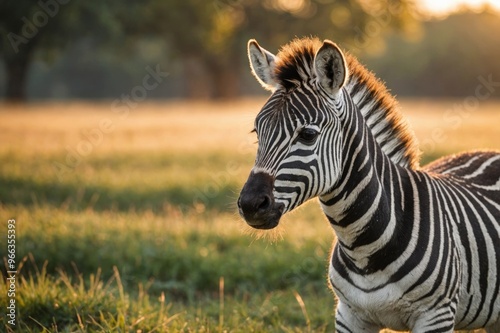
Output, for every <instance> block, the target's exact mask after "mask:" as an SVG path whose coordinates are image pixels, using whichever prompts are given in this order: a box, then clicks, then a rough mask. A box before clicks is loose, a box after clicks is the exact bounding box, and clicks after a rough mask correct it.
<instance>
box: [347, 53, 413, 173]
mask: <svg viewBox="0 0 500 333" xmlns="http://www.w3.org/2000/svg"><path fill="white" fill-rule="evenodd" d="M347 61H348V68H349V72H350V76H349V81H348V83H347V85H346V90H347V91H348V92H349V94H350V96H351V98H352V100H353V102H354V103H355V104H356V105H357V106H358V108H359V111H360V112H361V114H362V115H363V118H364V119H365V121H366V124H367V126H368V127H369V128H370V131H371V133H372V135H373V137H374V138H375V140H376V141H377V142H378V143H379V145H380V148H381V149H382V151H383V152H384V154H386V155H387V156H388V157H389V158H390V159H391V161H392V162H394V163H396V164H398V165H400V166H403V167H409V168H412V169H417V168H418V166H419V158H420V156H419V154H420V152H419V150H418V144H417V140H416V137H415V135H414V133H413V131H412V130H411V129H410V128H409V125H408V124H407V122H406V120H405V119H404V117H403V115H402V113H401V110H400V107H399V104H398V102H397V101H396V99H395V98H394V97H393V96H392V95H391V94H390V93H389V92H388V90H387V88H386V87H385V85H384V84H383V83H382V82H381V81H380V80H378V79H377V78H376V77H375V75H374V74H373V73H371V72H370V71H369V70H367V69H366V68H365V67H364V66H363V65H361V64H360V63H359V62H358V60H357V59H356V58H355V57H354V56H352V55H349V54H347Z"/></svg>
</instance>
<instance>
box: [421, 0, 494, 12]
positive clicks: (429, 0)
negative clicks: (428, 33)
mask: <svg viewBox="0 0 500 333" xmlns="http://www.w3.org/2000/svg"><path fill="white" fill-rule="evenodd" d="M419 2H420V4H421V6H422V7H423V9H424V10H426V11H429V12H430V13H431V14H435V15H446V14H449V13H452V12H453V11H455V10H457V9H458V8H460V7H461V6H466V7H469V8H472V9H480V8H481V7H483V6H484V5H490V6H491V7H493V8H495V9H496V10H499V11H500V0H420V1H419Z"/></svg>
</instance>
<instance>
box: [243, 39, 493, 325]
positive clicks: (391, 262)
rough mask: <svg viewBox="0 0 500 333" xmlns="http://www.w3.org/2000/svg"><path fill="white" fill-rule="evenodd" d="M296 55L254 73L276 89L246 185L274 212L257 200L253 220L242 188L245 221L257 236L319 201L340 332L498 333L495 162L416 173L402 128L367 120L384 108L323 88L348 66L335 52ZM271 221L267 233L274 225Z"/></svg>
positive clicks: (326, 48)
mask: <svg viewBox="0 0 500 333" xmlns="http://www.w3.org/2000/svg"><path fill="white" fill-rule="evenodd" d="M300 42H301V41H295V42H294V43H298V44H300ZM303 43H304V44H306V46H305V47H302V48H301V47H300V45H294V46H293V47H292V48H291V49H290V50H288V51H286V49H285V53H283V54H282V57H281V58H280V54H278V56H277V57H276V58H273V59H274V60H273V63H274V61H275V62H276V66H277V68H276V69H272V68H271V69H272V70H273V71H271V72H265V70H266V69H268V68H259V70H256V69H255V68H254V73H256V72H263V71H264V72H265V73H267V74H266V77H265V79H267V80H268V81H266V84H267V85H268V86H272V87H274V88H273V95H272V96H271V98H270V99H269V101H268V102H267V103H266V105H265V106H264V108H263V109H262V111H261V112H260V113H259V115H258V116H257V118H256V121H255V130H256V132H257V135H258V140H259V148H258V153H257V159H256V164H255V167H254V168H253V171H252V173H251V176H250V177H249V181H248V182H247V183H251V178H252V177H253V176H254V175H255V174H262V175H267V176H266V177H267V178H266V179H269V180H270V181H271V182H273V183H272V197H271V196H269V197H268V198H267V199H266V200H267V201H270V202H272V205H271V204H268V203H267V202H266V201H263V200H258V201H257V202H258V203H260V204H259V205H255V204H254V206H256V207H257V206H258V207H257V208H256V209H258V213H254V212H253V211H252V207H253V206H252V205H250V204H249V203H248V202H249V200H248V198H247V197H248V196H249V194H248V193H246V192H245V188H244V191H242V197H241V198H243V199H245V200H243V204H242V205H241V206H240V212H242V215H243V216H244V217H245V219H247V217H249V216H250V217H251V219H252V224H251V225H252V226H255V227H258V226H259V219H260V218H261V217H262V219H263V220H264V217H266V216H271V217H272V218H275V216H276V211H279V214H283V213H286V212H288V211H290V210H292V209H293V208H295V207H297V206H299V205H300V204H302V203H303V202H305V201H306V200H308V199H310V198H313V197H316V196H317V197H319V199H320V203H321V206H322V209H323V211H324V213H325V214H326V216H327V218H328V220H329V222H330V224H331V226H332V227H333V229H334V231H335V234H336V236H337V242H336V244H335V246H334V251H333V253H332V257H331V261H330V268H329V277H330V282H331V285H332V287H333V289H334V291H335V293H336V295H337V297H338V305H337V315H336V330H337V332H352V333H357V332H378V331H379V330H380V329H383V328H390V329H395V330H411V331H412V332H418V333H430V332H433V333H438V332H452V331H453V330H454V329H477V328H483V327H485V328H486V330H487V332H488V333H493V332H497V333H498V332H500V153H499V152H492V151H477V152H469V153H464V154H460V155H457V156H452V157H448V158H444V159H441V160H439V161H436V162H434V163H432V164H431V165H428V166H426V167H424V168H421V169H419V168H418V167H416V166H415V164H414V163H411V161H412V158H413V157H414V156H413V157H412V156H411V153H409V152H411V151H412V150H411V149H408V141H407V142H406V143H405V139H404V136H405V135H406V132H405V129H404V128H403V129H401V127H398V126H400V123H399V121H393V122H390V121H387V118H385V117H384V116H380V113H377V112H372V111H369V112H366V110H382V109H381V108H377V107H369V108H366V109H365V111H363V110H362V109H363V107H362V105H376V104H377V101H373V102H370V101H368V100H366V98H367V96H368V97H371V98H373V97H374V94H373V89H369V87H367V88H362V87H359V84H360V82H362V80H358V81H353V80H355V79H353V78H352V77H351V79H350V80H342V77H340V78H337V77H328V75H333V76H335V75H339V74H337V73H342V71H341V70H340V71H339V70H338V68H337V67H335V66H340V65H343V66H347V65H346V64H345V63H342V62H343V61H344V58H343V55H342V53H341V51H340V50H338V48H336V46H335V45H334V44H333V43H331V42H329V41H325V42H324V43H323V45H321V43H320V45H319V46H318V45H317V46H316V47H311V45H310V44H308V43H310V41H309V40H306V41H303ZM314 43H316V42H314ZM314 43H312V44H314ZM316 44H317V43H316ZM256 50H259V52H262V51H260V49H258V48H256ZM266 52H267V51H266ZM286 52H289V53H290V54H287V53H286ZM294 52H295V53H299V54H298V55H297V54H295V55H294V54H293V53H294ZM300 52H303V53H306V55H307V56H304V55H303V56H300ZM254 53H255V54H256V56H255V57H256V58H259V53H256V51H255V52H254ZM266 55H267V56H268V57H269V53H266ZM328 57H331V58H328ZM318 58H319V60H318ZM251 59H252V58H251ZM292 60H293V61H292ZM255 65H256V63H252V66H255ZM315 66H316V67H315ZM318 66H334V68H333V69H331V70H328V68H326V69H325V70H324V71H321V69H322V68H320V69H319V70H318V69H317V67H318ZM294 67H295V68H300V70H297V72H293V68H294ZM304 68H305V69H304ZM315 69H316V70H315ZM325 73H326V74H325ZM322 75H326V76H327V77H322ZM269 78H271V79H272V80H274V81H269V80H271V79H269ZM299 78H300V79H299ZM329 79H330V80H329ZM344 81H345V82H347V83H346V84H345V85H343V86H339V87H335V86H334V83H335V82H344ZM353 82H354V83H353ZM330 83H332V84H333V86H330V85H329V84H330ZM355 86H356V89H353V87H355ZM353 91H355V92H354V93H353ZM363 94H364V95H363ZM365 95H366V96H365ZM375 97H378V98H381V97H380V96H375ZM382 98H384V97H383V96H382ZM360 106H361V107H360ZM390 117H393V116H392V115H391V116H390ZM390 117H389V118H390ZM307 129H309V132H308V131H307ZM304 133H306V134H309V135H305V134H304ZM310 133H313V134H314V133H317V136H316V137H314V135H312V136H311V135H310ZM391 135H392V136H394V137H397V138H394V137H391ZM409 135H410V134H409ZM310 137H313V139H314V140H311V139H310ZM304 138H306V139H307V140H306V139H304ZM402 138H403V139H402ZM410 141H411V140H410ZM384 143H385V144H384ZM261 178H262V177H261ZM252 184H253V185H252V186H253V187H252V188H255V184H256V183H252ZM244 192H245V193H244ZM257 192H258V191H257ZM243 193H244V194H245V197H243ZM263 203H265V204H263ZM272 209H274V210H273V211H272V212H273V214H274V215H271V213H268V212H267V210H269V212H271V210H272ZM266 214H267V215H266ZM278 219H279V215H278ZM271 220H272V219H271V218H267V219H266V223H267V224H266V226H271V227H274V226H275V225H276V224H277V223H278V222H277V221H276V222H275V223H269V221H271Z"/></svg>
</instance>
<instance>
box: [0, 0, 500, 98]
mask: <svg viewBox="0 0 500 333" xmlns="http://www.w3.org/2000/svg"><path fill="white" fill-rule="evenodd" d="M498 10H500V4H499V1H496V0H461V1H460V0H459V1H451V0H448V1H430V0H421V1H416V0H291V1H286V0H262V1H256V0H210V1H201V0H168V1H162V0H145V1H137V0H136V1H134V0H126V1H117V0H110V1H105V2H103V1H77V0H71V1H69V0H64V1H62V0H61V1H58V0H42V1H28V0H20V1H2V3H1V4H0V32H1V34H2V44H1V45H0V61H1V63H2V66H0V96H1V97H2V98H4V99H5V100H8V101H12V100H18V101H19V100H21V101H24V100H47V99H64V100H69V99H112V98H116V97H119V96H120V95H121V94H122V93H123V92H124V91H128V90H130V87H133V86H134V85H136V84H137V82H140V81H141V80H142V78H143V76H144V72H145V67H146V66H151V67H155V66H157V65H158V66H160V67H161V69H162V71H164V72H167V73H168V74H169V79H168V80H166V81H165V82H163V83H162V84H161V86H160V87H158V88H157V89H154V90H153V91H150V92H148V96H147V98H156V99H164V98H196V99H220V98H237V97H240V96H245V95H253V94H262V93H263V92H262V90H261V89H260V87H259V86H258V85H257V84H256V82H255V80H254V79H253V78H252V77H251V76H250V75H249V70H248V62H247V58H246V42H247V40H248V39H250V38H256V39H257V40H258V41H259V42H260V44H261V45H262V46H264V47H265V48H267V49H268V50H271V51H272V52H273V53H275V52H276V51H277V50H278V48H279V46H280V45H282V44H284V43H286V42H288V41H290V40H291V39H292V38H294V37H302V36H309V35H314V36H318V37H320V38H322V39H324V38H329V39H331V40H333V41H335V42H337V43H338V44H340V45H341V46H342V47H343V48H344V49H345V50H348V51H349V52H351V53H353V54H355V55H356V56H358V57H359V58H360V59H361V60H362V62H363V63H365V64H366V65H367V67H368V68H370V69H371V70H372V71H374V72H375V73H376V74H377V75H378V76H379V77H381V78H382V79H383V80H384V81H386V82H387V85H388V86H389V88H390V89H392V91H393V92H394V93H395V94H397V95H398V96H445V97H449V96H455V97H456V96H466V95H467V94H470V91H471V90H473V89H474V87H475V85H476V83H477V77H478V76H480V75H483V76H485V75H493V77H495V78H496V77H500V61H498V60H499V59H500V40H499V37H498V35H497V33H496V32H498V31H500V19H499V14H498ZM494 95H495V96H497V97H498V96H500V89H497V90H496V91H495V92H494Z"/></svg>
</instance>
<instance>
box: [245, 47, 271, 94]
mask: <svg viewBox="0 0 500 333" xmlns="http://www.w3.org/2000/svg"><path fill="white" fill-rule="evenodd" d="M248 59H249V60H250V68H251V69H252V73H253V75H254V76H255V77H256V78H257V81H259V83H260V84H261V85H262V87H264V89H266V90H270V91H275V90H276V88H277V87H278V84H277V83H276V81H275V80H274V79H273V72H274V66H275V59H276V57H275V56H274V54H272V53H271V52H269V51H267V50H266V49H264V48H262V47H260V45H259V44H258V43H257V41H256V40H255V39H250V40H249V41H248Z"/></svg>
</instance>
